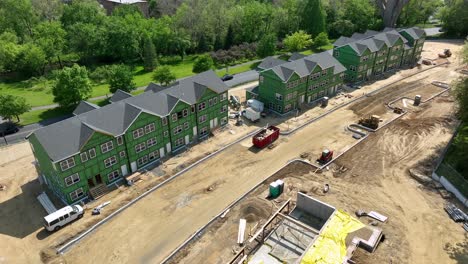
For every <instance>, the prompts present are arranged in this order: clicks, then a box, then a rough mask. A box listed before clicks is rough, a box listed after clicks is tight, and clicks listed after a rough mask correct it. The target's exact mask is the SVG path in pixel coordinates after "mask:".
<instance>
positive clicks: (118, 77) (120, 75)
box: [109, 64, 136, 93]
mask: <svg viewBox="0 0 468 264" xmlns="http://www.w3.org/2000/svg"><path fill="white" fill-rule="evenodd" d="M109 84H110V87H109V91H110V92H111V93H115V92H116V91H117V90H122V91H124V92H131V91H133V90H135V88H136V85H135V83H134V82H133V72H132V69H130V67H128V66H127V65H123V64H118V65H114V66H113V67H112V69H111V71H110V76H109Z"/></svg>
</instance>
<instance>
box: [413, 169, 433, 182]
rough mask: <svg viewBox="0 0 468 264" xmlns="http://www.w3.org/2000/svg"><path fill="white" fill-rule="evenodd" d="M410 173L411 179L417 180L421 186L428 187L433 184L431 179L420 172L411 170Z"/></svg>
mask: <svg viewBox="0 0 468 264" xmlns="http://www.w3.org/2000/svg"><path fill="white" fill-rule="evenodd" d="M409 173H410V175H411V177H413V178H414V179H415V180H417V181H418V182H419V183H421V184H424V185H426V184H429V183H431V182H432V178H431V177H429V176H426V175H424V174H423V173H421V172H419V171H418V170H416V169H410V170H409Z"/></svg>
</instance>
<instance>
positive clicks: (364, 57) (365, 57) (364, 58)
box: [361, 56, 369, 61]
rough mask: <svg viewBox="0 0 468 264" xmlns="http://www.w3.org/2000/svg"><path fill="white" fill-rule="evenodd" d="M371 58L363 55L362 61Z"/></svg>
mask: <svg viewBox="0 0 468 264" xmlns="http://www.w3.org/2000/svg"><path fill="white" fill-rule="evenodd" d="M367 60H369V56H362V58H361V61H367Z"/></svg>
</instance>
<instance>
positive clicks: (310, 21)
mask: <svg viewBox="0 0 468 264" xmlns="http://www.w3.org/2000/svg"><path fill="white" fill-rule="evenodd" d="M325 16H326V14H325V11H324V10H323V6H322V1H321V0H306V1H305V5H304V6H303V8H302V12H301V28H302V29H304V30H305V31H306V32H308V33H309V34H312V35H314V36H315V35H318V34H319V33H320V32H325V29H326V27H325Z"/></svg>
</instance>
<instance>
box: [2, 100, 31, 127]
mask: <svg viewBox="0 0 468 264" xmlns="http://www.w3.org/2000/svg"><path fill="white" fill-rule="evenodd" d="M29 110H31V106H30V105H29V104H28V103H26V99H24V98H23V97H19V96H13V95H9V94H5V95H0V116H2V117H4V118H6V119H8V120H10V121H11V118H12V117H16V119H17V120H18V122H19V121H20V119H19V116H20V115H22V114H24V113H26V112H28V111H29Z"/></svg>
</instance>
